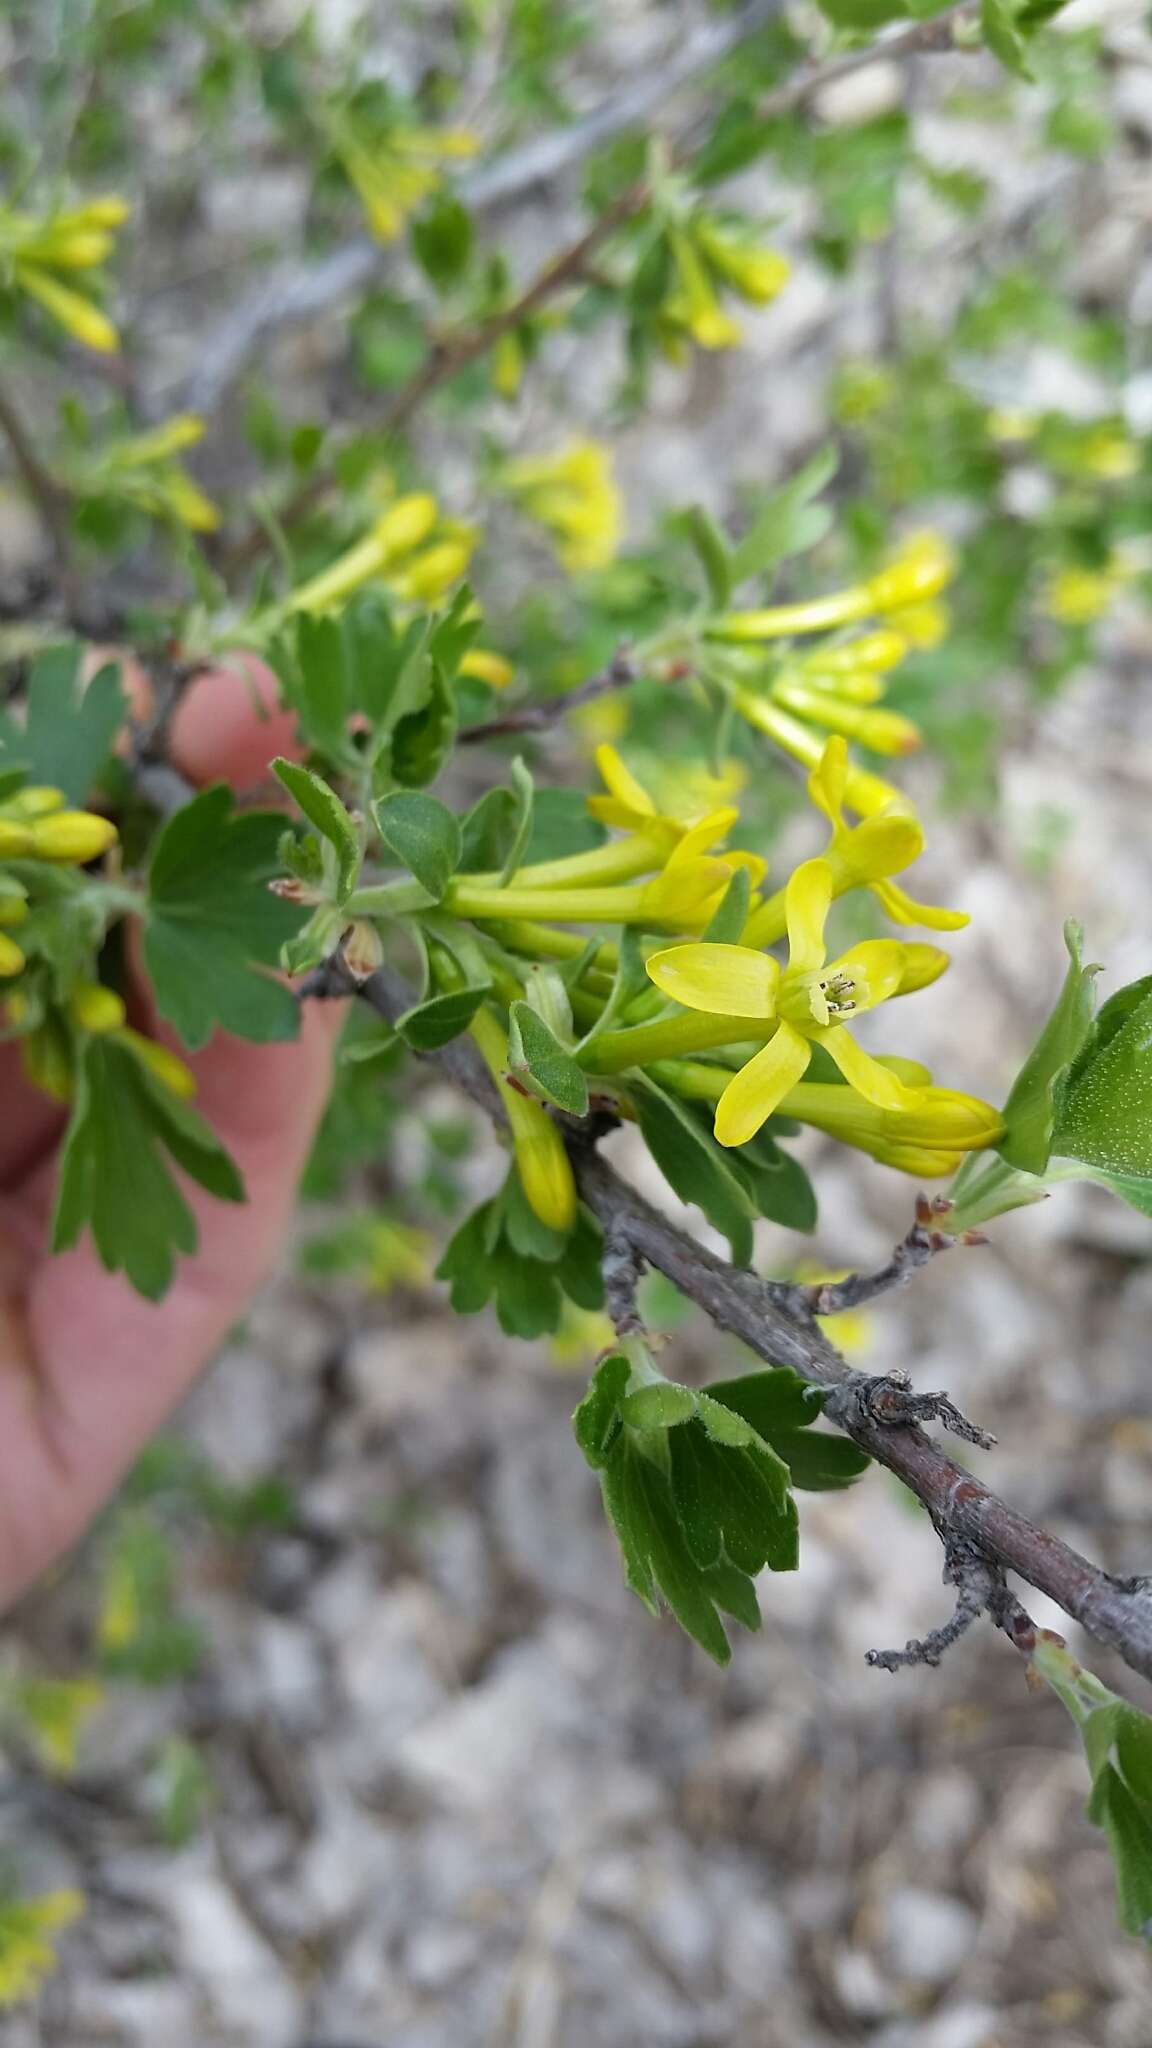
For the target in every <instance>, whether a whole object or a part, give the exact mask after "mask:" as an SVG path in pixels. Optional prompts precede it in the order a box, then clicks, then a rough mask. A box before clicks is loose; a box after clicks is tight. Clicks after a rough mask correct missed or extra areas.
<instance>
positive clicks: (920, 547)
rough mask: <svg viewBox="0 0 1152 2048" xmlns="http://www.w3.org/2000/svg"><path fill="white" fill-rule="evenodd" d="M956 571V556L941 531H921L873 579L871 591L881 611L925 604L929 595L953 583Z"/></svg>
mask: <svg viewBox="0 0 1152 2048" xmlns="http://www.w3.org/2000/svg"><path fill="white" fill-rule="evenodd" d="M955 570H956V561H955V557H954V555H953V553H952V550H951V548H950V547H949V546H948V543H947V542H946V541H945V540H944V539H943V538H942V536H941V535H940V534H937V533H923V534H918V535H917V536H916V537H915V538H914V539H913V540H910V541H909V542H908V545H907V546H906V547H905V548H903V549H902V550H901V552H900V554H899V555H898V556H897V558H896V560H895V561H894V562H891V563H890V564H889V566H888V567H887V568H886V569H881V571H880V573H879V575H878V576H873V577H872V578H871V580H870V581H869V584H868V593H869V596H870V598H871V600H872V604H873V607H874V608H875V610H876V611H879V612H886V611H895V610H898V609H900V608H901V607H902V606H904V605H915V604H922V603H923V601H924V600H925V599H926V598H929V597H937V596H938V595H939V593H940V592H941V591H942V590H943V589H944V587H945V585H946V584H948V583H950V582H951V580H952V577H953V575H954V574H955Z"/></svg>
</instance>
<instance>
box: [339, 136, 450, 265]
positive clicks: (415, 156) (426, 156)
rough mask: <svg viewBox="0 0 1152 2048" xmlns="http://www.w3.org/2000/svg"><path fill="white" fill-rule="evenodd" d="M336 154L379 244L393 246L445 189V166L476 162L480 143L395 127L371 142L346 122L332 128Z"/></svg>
mask: <svg viewBox="0 0 1152 2048" xmlns="http://www.w3.org/2000/svg"><path fill="white" fill-rule="evenodd" d="M328 132H329V139H330V141H331V143H332V148H333V151H334V154H335V155H336V157H337V158H338V160H339V162H340V164H341V165H342V166H343V169H344V171H345V173H346V175H347V177H348V179H349V181H350V183H351V184H352V185H354V186H355V189H356V192H357V193H358V195H359V198H360V202H361V205H362V206H363V208H364V212H365V214H366V215H367V218H368V225H369V227H370V228H371V230H372V233H373V234H374V235H375V237H376V239H377V241H379V242H394V241H395V240H396V238H397V236H398V235H399V234H400V233H401V231H402V230H403V228H404V225H405V222H406V221H407V220H408V219H409V218H410V216H411V215H412V214H413V213H414V212H415V211H416V209H417V207H418V206H419V205H420V204H421V202H422V201H423V200H424V199H426V198H427V197H428V195H429V193H430V192H434V191H435V190H436V187H437V186H438V185H439V184H440V183H441V180H442V178H443V174H444V166H445V165H447V164H451V163H459V162H460V161H461V160H462V159H464V158H467V157H470V156H474V155H475V153H476V150H477V147H478V144H477V138H476V137H475V136H474V135H473V134H472V133H471V132H470V131H469V130H468V129H466V128H427V127H405V126H403V125H401V124H399V123H398V124H396V125H395V126H394V127H392V128H390V129H389V131H388V133H387V134H386V135H384V136H382V137H378V138H373V139H369V138H368V137H367V136H366V135H364V134H363V133H362V132H361V131H360V129H359V128H358V126H357V125H356V124H354V123H353V121H352V120H351V119H350V118H349V117H347V116H340V117H338V118H334V119H332V120H330V121H329V123H328Z"/></svg>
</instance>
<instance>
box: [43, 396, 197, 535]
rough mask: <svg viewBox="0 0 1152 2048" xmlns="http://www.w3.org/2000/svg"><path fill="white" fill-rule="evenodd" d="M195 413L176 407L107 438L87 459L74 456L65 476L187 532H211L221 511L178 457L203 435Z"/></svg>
mask: <svg viewBox="0 0 1152 2048" xmlns="http://www.w3.org/2000/svg"><path fill="white" fill-rule="evenodd" d="M203 434H204V422H203V420H202V419H200V418H199V416H198V415H197V414H196V413H191V412H181V413H176V414H174V415H173V417H172V418H171V419H169V420H165V421H164V422H163V424H162V425H161V426H158V427H153V428H151V429H150V431H149V432H148V433H146V434H132V435H130V436H128V437H127V438H126V439H124V440H122V441H110V442H107V443H106V444H105V445H104V446H103V447H102V448H101V449H100V450H99V452H98V453H96V454H94V455H93V456H92V457H91V458H90V459H86V460H81V461H79V462H74V463H73V464H72V465H71V469H70V472H69V476H68V481H69V482H70V483H72V484H73V485H74V487H75V488H76V489H77V490H79V491H81V492H85V493H99V494H101V495H107V496H109V497H113V498H117V499H120V500H121V501H123V502H124V503H126V504H130V505H136V506H139V508H140V510H141V511H142V512H148V513H150V514H151V515H152V517H153V518H156V519H170V520H172V521H173V522H174V523H175V524H176V525H177V526H184V527H187V528H188V530H189V532H191V533H213V532H215V530H216V528H217V527H218V526H219V524H220V514H219V512H218V511H217V509H216V507H215V505H214V504H213V503H212V500H211V499H210V498H208V497H206V496H205V494H204V492H203V491H202V490H201V489H200V486H199V484H198V483H196V482H195V481H194V480H193V478H192V477H190V476H189V474H188V472H187V470H186V469H185V468H184V466H183V464H182V463H180V462H177V460H176V457H177V455H178V454H180V453H181V451H182V450H183V449H185V448H193V447H195V445H196V443H197V441H199V440H201V439H202V438H203Z"/></svg>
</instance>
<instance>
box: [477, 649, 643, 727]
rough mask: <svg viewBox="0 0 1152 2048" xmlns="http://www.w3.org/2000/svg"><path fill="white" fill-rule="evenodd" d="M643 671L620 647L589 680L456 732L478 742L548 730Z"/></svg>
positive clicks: (625, 650) (627, 682)
mask: <svg viewBox="0 0 1152 2048" xmlns="http://www.w3.org/2000/svg"><path fill="white" fill-rule="evenodd" d="M639 675H640V671H639V669H638V668H637V667H636V664H635V662H634V661H633V660H632V657H631V655H630V654H629V652H628V649H627V648H626V647H621V648H618V649H617V651H616V653H615V654H614V655H613V656H612V659H611V661H610V662H608V664H607V666H606V667H604V668H602V669H600V671H599V672H598V674H596V675H594V676H589V677H588V679H587V681H586V682H583V683H576V684H575V685H574V686H573V688H572V689H570V690H561V691H559V692H558V693H557V695H556V696H555V697H546V698H545V699H544V700H543V702H541V703H537V704H523V705H521V707H520V709H519V710H518V711H508V712H505V714H504V716H503V717H502V718H486V719H485V720H484V722H483V723H482V724H480V725H466V726H465V727H464V728H463V730H462V731H461V732H460V733H459V734H458V735H457V737H458V739H459V740H460V741H461V743H462V744H463V743H471V744H472V745H476V744H477V742H479V741H480V740H495V739H504V738H506V737H508V736H509V735H511V734H514V733H521V732H545V731H547V729H548V727H549V726H550V725H555V724H556V723H557V722H558V720H560V719H562V718H565V717H566V716H567V714H568V713H569V712H570V711H576V710H578V709H579V707H580V706H581V705H582V704H591V703H592V702H593V701H594V700H595V698H597V697H606V696H608V695H609V694H610V693H611V692H612V691H614V690H623V689H626V688H627V686H628V684H629V683H634V682H636V681H637V680H638V679H639Z"/></svg>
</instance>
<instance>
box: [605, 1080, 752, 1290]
mask: <svg viewBox="0 0 1152 2048" xmlns="http://www.w3.org/2000/svg"><path fill="white" fill-rule="evenodd" d="M629 1092H630V1093H631V1095H632V1098H633V1100H634V1102H635V1105H636V1116H637V1121H638V1122H639V1125H640V1130H641V1133H642V1135H643V1138H644V1142H645V1144H646V1145H647V1147H648V1150H649V1151H650V1152H651V1154H652V1157H653V1159H654V1160H655V1161H656V1164H657V1166H658V1167H659V1168H660V1171H661V1173H662V1174H663V1175H664V1178H665V1179H666V1180H667V1182H668V1184H669V1186H670V1187H671V1188H672V1189H673V1191H674V1193H676V1194H678V1195H679V1197H680V1199H681V1201H682V1202H695V1203H696V1204H697V1206H698V1207H699V1208H701V1209H702V1210H703V1211H704V1214H705V1215H706V1216H707V1218H708V1221H709V1222H710V1223H712V1224H714V1225H715V1227H716V1229H717V1230H720V1231H723V1233H724V1236H725V1237H726V1238H727V1239H728V1242H729V1244H730V1245H731V1247H732V1257H733V1259H734V1260H735V1262H736V1264H737V1265H738V1266H746V1265H748V1264H749V1262H750V1260H751V1257H752V1207H751V1203H750V1202H749V1200H748V1197H747V1195H746V1194H745V1192H744V1189H743V1188H742V1187H741V1185H740V1182H739V1181H738V1180H737V1179H736V1176H735V1174H734V1173H733V1172H732V1169H731V1167H730V1166H729V1165H728V1163H727V1162H726V1160H725V1158H724V1155H723V1153H722V1152H721V1150H720V1147H719V1146H718V1145H717V1144H716V1142H715V1140H714V1139H713V1138H712V1137H710V1136H709V1134H708V1133H707V1132H706V1131H705V1130H704V1129H703V1128H702V1127H701V1125H700V1124H699V1123H697V1122H696V1121H695V1120H694V1118H693V1117H692V1116H691V1114H690V1113H689V1112H688V1111H687V1110H686V1109H685V1108H684V1106H683V1105H682V1104H681V1103H680V1102H678V1101H677V1100H676V1098H675V1097H674V1096H672V1095H666V1094H665V1093H664V1090H663V1089H661V1088H657V1087H656V1085H655V1083H654V1082H653V1081H651V1080H648V1079H644V1080H643V1081H639V1080H638V1081H637V1082H635V1083H634V1084H632V1085H631V1086H630V1090H629Z"/></svg>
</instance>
